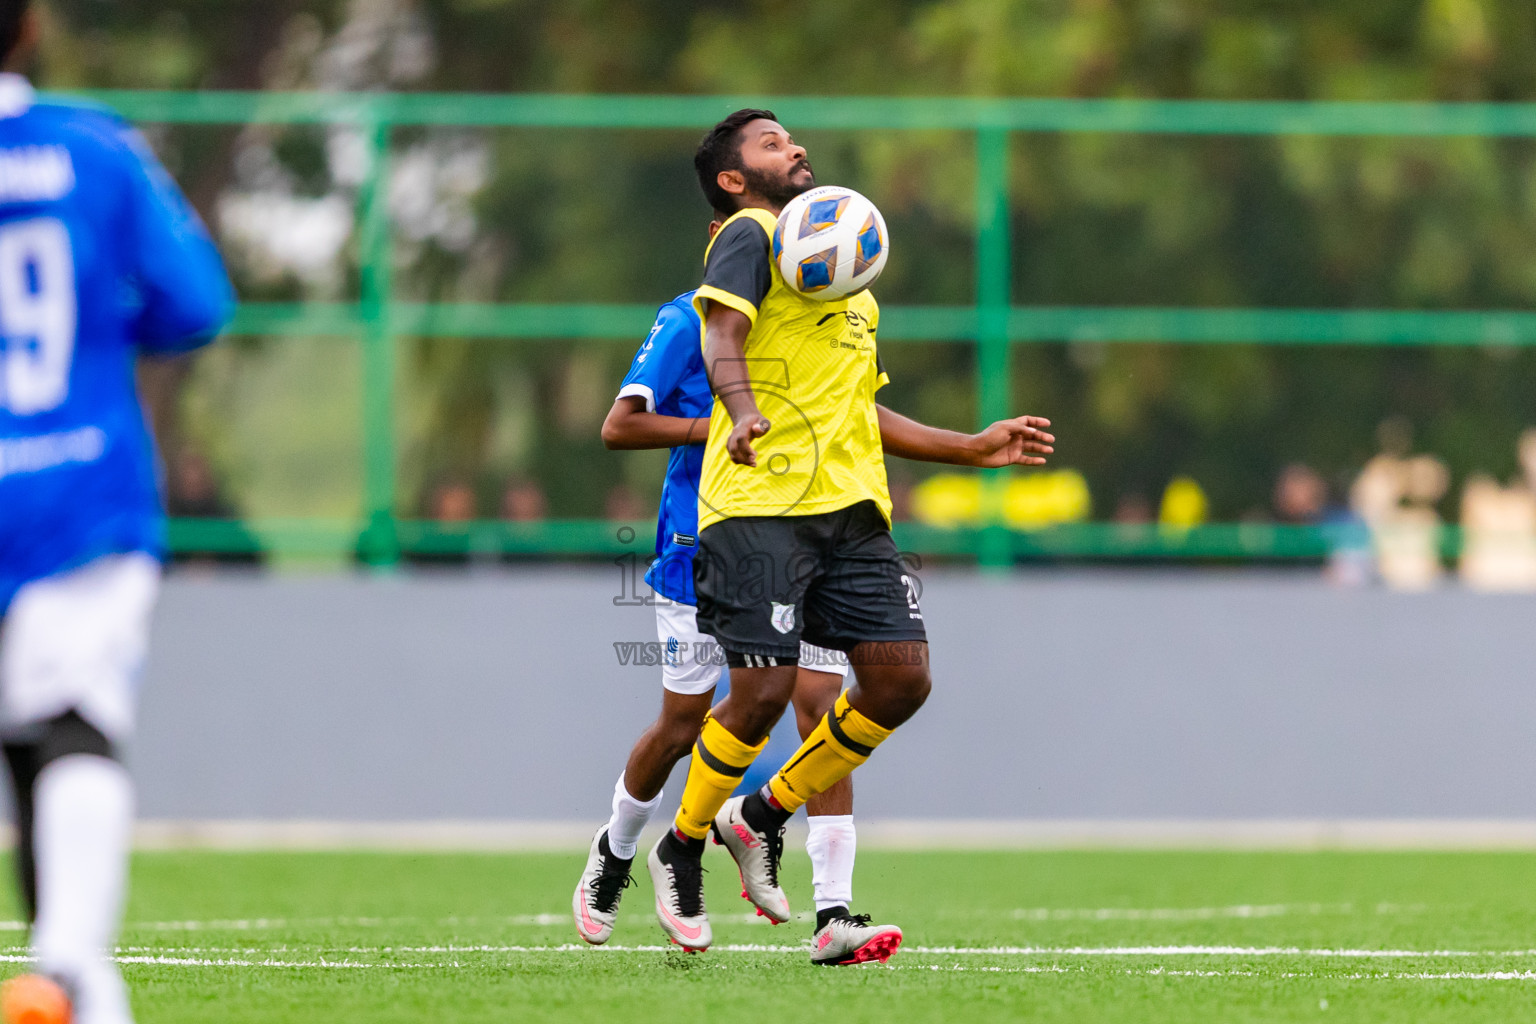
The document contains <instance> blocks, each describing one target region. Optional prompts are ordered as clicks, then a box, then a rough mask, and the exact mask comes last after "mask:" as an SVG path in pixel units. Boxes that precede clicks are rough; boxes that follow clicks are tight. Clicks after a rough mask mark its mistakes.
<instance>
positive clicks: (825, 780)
mask: <svg viewBox="0 0 1536 1024" xmlns="http://www.w3.org/2000/svg"><path fill="white" fill-rule="evenodd" d="M893 731H894V730H891V729H887V728H885V727H884V726H881V725H876V724H875V723H874V722H873V721H872V720H870V719H869V718H867V717H865V716H864V715H862V714H860V713H859V712H858V711H857V710H856V709H855V708H854V707H853V705H852V704H850V703H849V702H848V695H847V694H846V693H844V694H843V695H842V696H840V697H838V698H837V703H836V704H835V705H834V706H833V708H832V710H831V711H829V712H827V713H826V715H825V716H823V717H822V720H821V721H820V722H819V723H818V724H817V726H816V728H815V729H813V730H812V731H811V734H810V735H809V736H807V737H806V739H805V742H804V743H803V744H802V745H801V746H800V749H799V750H797V751H795V756H794V757H791V758H790V759H789V760H788V761H787V762H786V763H785V765H784V767H783V768H780V769H779V771H778V774H776V775H774V777H773V778H772V779H771V780H769V782H768V788H769V791H770V792H771V793H772V794H773V799H774V802H775V803H777V804H778V805H779V806H780V807H782V808H784V810H786V811H789V812H790V813H791V814H792V813H794V812H795V811H797V810H799V809H800V807H801V806H802V805H803V804H804V803H805V802H806V801H807V800H809V799H810V798H811V797H813V796H815V795H816V794H817V793H824V792H826V791H827V790H828V789H830V788H831V787H832V784H833V783H835V782H837V781H838V780H839V779H841V778H842V777H843V776H845V775H847V774H848V773H849V772H851V771H853V770H854V769H855V768H857V767H858V766H859V765H861V764H863V763H864V762H865V761H868V760H869V755H871V754H873V753H874V752H875V748H876V747H878V746H879V745H880V744H882V743H884V742H885V741H886V739H887V738H888V737H889V736H890V735H891V733H892V732H893Z"/></svg>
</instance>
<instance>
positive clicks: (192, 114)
mask: <svg viewBox="0 0 1536 1024" xmlns="http://www.w3.org/2000/svg"><path fill="white" fill-rule="evenodd" d="M88 95H89V97H90V98H91V99H94V100H97V101H99V102H103V103H106V104H108V105H110V106H112V107H114V108H116V109H117V110H119V111H121V112H122V113H123V114H125V115H126V116H127V117H129V118H131V119H133V120H135V121H138V122H141V123H162V124H350V125H356V126H358V127H360V128H361V129H363V130H364V132H365V135H366V138H367V139H368V141H369V151H370V164H369V166H370V172H369V175H368V178H367V182H366V184H365V185H364V187H363V188H362V189H361V192H360V196H359V207H360V209H359V219H360V225H361V234H360V250H361V253H362V266H361V284H362V288H361V295H360V298H359V300H358V301H357V302H355V303H306V304H284V303H259V302H253V303H247V304H245V305H244V306H243V307H242V308H241V309H240V311H239V314H238V315H237V317H236V320H235V324H234V327H233V332H234V333H239V334H251V335H268V336H284V335H288V336H305V337H314V336H342V337H350V338H356V339H360V340H361V342H362V344H363V353H364V357H363V367H364V369H363V424H362V427H363V437H364V448H365V453H366V454H365V463H366V464H365V467H364V501H365V515H366V519H365V521H364V522H361V523H352V522H321V521H270V522H257V523H247V524H241V523H234V522H216V521H215V522H209V521H188V520H184V521H178V522H175V523H173V524H172V543H173V544H174V545H176V546H177V547H179V548H182V549H195V550H223V551H247V550H251V549H253V548H255V547H260V548H262V549H265V550H271V551H278V552H289V553H294V554H322V553H329V554H335V553H340V552H353V551H355V552H357V553H358V554H359V556H360V557H363V558H364V559H366V560H367V561H370V562H373V563H376V564H386V565H387V564H391V563H393V562H395V561H396V560H398V559H399V557H400V556H401V554H402V553H421V554H433V553H439V554H454V553H469V552H477V551H479V552H487V553H503V554H513V555H522V554H526V555H539V554H548V555H561V556H580V555H601V554H610V553H613V552H615V551H632V550H638V549H640V548H644V547H645V539H646V536H647V533H646V524H633V525H632V526H630V527H629V528H628V529H627V530H624V529H616V527H615V524H611V523H602V522H593V521H564V522H552V523H547V524H538V525H533V526H525V525H522V524H508V523H477V524H469V525H467V526H464V527H462V528H460V527H444V526H438V525H435V524H431V523H423V522H419V521H410V520H403V519H401V518H400V517H399V516H398V515H397V511H396V505H397V493H396V491H397V487H396V470H397V452H396V446H395V413H396V410H395V378H396V366H397V341H398V339H399V338H401V337H403V336H411V337H443V338H468V339H475V338H486V339H489V338H546V339H583V338H591V339H599V338H615V337H627V338H638V337H639V336H640V335H641V334H643V333H644V331H645V330H646V329H647V327H648V326H649V324H650V321H651V318H652V316H653V314H654V309H653V307H651V306H639V305H629V304H583V305H570V304H539V303H504V304H478V303H439V304H421V303H410V302H399V301H396V300H395V299H394V297H393V291H392V287H391V252H390V245H391V241H390V238H391V232H390V223H389V212H388V208H387V202H386V197H387V188H386V187H385V183H386V182H387V180H388V176H389V173H390V165H389V147H390V140H391V136H392V132H393V131H394V129H396V128H399V127H405V126H458V127H485V128H492V127H497V128H506V127H523V128H527V127H537V128H611V129H620V128H622V129H695V130H699V131H703V130H704V129H705V128H707V127H708V126H709V125H710V124H713V123H714V122H715V121H716V120H718V118H719V117H720V116H721V114H722V113H724V112H727V111H730V110H734V109H737V108H738V107H743V106H764V105H769V106H771V107H772V108H773V109H774V110H776V111H777V112H778V113H779V114H780V116H781V117H783V118H784V120H785V121H786V122H788V123H790V124H793V125H794V126H795V127H796V129H846V130H859V129H883V130H919V129H947V130H955V131H967V132H971V133H974V137H975V145H976V228H977V230H976V254H975V259H976V268H977V270H976V300H975V303H974V304H973V305H970V306H958V307H944V306H892V307H888V308H887V309H885V310H883V311H882V316H881V341H882V342H900V341H903V340H911V339H922V340H927V341H950V342H955V343H962V344H970V345H974V346H976V348H977V355H978V358H977V359H976V361H975V365H976V392H977V396H978V402H977V407H978V418H979V421H980V423H981V424H983V425H985V424H986V423H990V422H992V421H994V420H996V419H1000V418H1002V417H1004V416H1006V415H1008V414H1009V412H1010V411H1011V401H1010V396H1009V381H1010V379H1011V374H1010V372H1009V370H1010V353H1011V351H1012V346H1013V345H1014V344H1018V343H1028V342H1039V341H1073V340H1094V341H1112V342H1173V343H1185V344H1198V343H1210V342H1223V341H1233V340H1241V341H1248V342H1255V343H1264V344H1330V345H1331V344H1342V345H1381V344H1394V345H1484V344H1499V345H1531V344H1536V313H1528V312H1521V311H1509V310H1490V311H1463V312H1422V311H1398V310H1326V309H1317V310H1294V309H1285V310H1281V309H1183V308H1120V307H1115V308H1095V307H1070V308H1066V307H1054V308H1041V307H1025V306H1015V305H1013V304H1012V302H1011V296H1010V288H1009V282H1010V266H1011V252H1010V249H1011V244H1010V236H1009V222H1010V218H1009V196H1008V175H1009V166H1008V161H1009V139H1010V136H1011V135H1012V134H1014V133H1017V132H1056V133H1083V132H1098V133H1142V134H1177V135H1250V136H1253V135H1259V136H1264V135H1270V136H1273V135H1333V136H1370V135H1375V136H1399V137H1415V136H1417V137H1452V136H1499V137H1536V105H1524V104H1521V105H1513V104H1509V105H1506V104H1417V103H1267V102H1247V103H1236V102H1231V103H1229V102H1154V101H1127V100H1060V99H1050V100H988V99H932V98H863V97H859V98H817V97H788V98H765V97H762V96H753V97H747V96H710V97H704V96H688V97H680V96H590V95H588V96H562V95H527V94H523V95H503V96H489V95H440V94H320V93H237V92H201V93H178V92H133V91H128V92H119V91H101V92H95V93H90V94H88ZM994 480H999V481H1000V478H998V477H996V476H995V475H994ZM636 538H638V540H636ZM898 539H899V540H901V541H902V543H903V544H904V545H905V546H907V547H909V548H912V549H915V550H923V551H931V552H934V553H939V554H952V555H976V556H978V557H979V558H980V559H981V560H982V561H983V562H984V563H992V564H1002V563H1006V562H1008V561H1010V560H1012V559H1013V558H1016V557H1031V556H1062V557H1066V556H1104V557H1127V556H1130V557H1158V556H1172V557H1202V558H1213V557H1214V558H1248V557H1256V556H1262V557H1281V558H1285V557H1317V556H1319V555H1321V554H1323V553H1324V552H1326V551H1327V550H1328V548H1329V546H1330V544H1331V542H1332V541H1331V539H1330V537H1329V536H1328V535H1327V534H1326V533H1325V531H1322V530H1318V529H1311V528H1305V527H1301V528H1283V527H1250V526H1238V525H1230V524H1218V525H1213V526H1207V527H1201V528H1197V529H1195V530H1192V531H1186V532H1180V533H1172V534H1171V533H1168V532H1167V531H1163V530H1159V529H1157V528H1149V529H1144V530H1137V529H1129V530H1127V529H1126V528H1123V527H1113V526H1108V525H1105V524H1083V525H1079V526H1076V527H1062V528H1056V529H1053V530H1047V531H1039V532H1033V533H1029V534H1020V533H1013V532H1010V531H1008V530H1006V529H1004V528H1002V527H993V528H986V529H981V530H964V531H939V530H933V529H924V528H919V527H904V528H902V529H900V530H899V531H898ZM1448 544H1449V545H1452V546H1453V545H1454V541H1453V540H1452V541H1448Z"/></svg>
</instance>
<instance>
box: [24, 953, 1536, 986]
mask: <svg viewBox="0 0 1536 1024" xmlns="http://www.w3.org/2000/svg"><path fill="white" fill-rule="evenodd" d="M599 948H600V949H607V950H609V951H611V952H643V953H667V952H671V951H673V947H670V946H615V947H599ZM589 949H590V947H583V946H577V945H574V944H572V945H560V946H464V947H459V946H447V947H436V946H401V947H381V948H379V949H376V950H369V949H349V950H345V951H341V952H343V953H345V954H350V955H356V954H360V953H375V954H382V953H418V954H419V953H432V952H445V953H452V954H460V953H487V952H491V953H574V954H581V955H585V954H587V953H588V950H589ZM808 949H809V947H808V946H750V945H749V946H742V945H723V946H715V947H712V948H711V949H710V951H709V952H711V953H796V954H801V955H803V954H805V953H806V952H807V951H808ZM140 950H141V947H128V948H125V949H122V950H120V951H119V953H118V955H117V956H115V957H114V958H113V959H114V960H116V961H117V962H118V963H120V964H125V965H135V966H151V967H191V968H230V967H237V968H266V969H271V970H386V971H399V970H412V971H416V970H455V969H461V968H462V967H463V964H461V963H460V962H459V961H458V960H456V959H455V960H448V961H437V962H427V963H423V962H418V961H382V962H380V961H375V962H365V961H361V960H355V959H351V958H350V957H349V956H343V957H341V958H328V957H325V956H317V957H316V958H315V959H312V960H297V959H279V958H277V957H275V956H264V957H263V956H260V953H259V951H246V950H232V949H202V948H193V949H166V950H160V951H158V952H156V951H147V950H146V951H142V952H141V951H140ZM241 952H244V953H246V954H247V956H245V957H235V956H231V955H228V954H233V953H241ZM283 952H289V951H287V950H284V951H283ZM593 952H596V951H595V950H594V951H593ZM955 953H976V954H988V955H1004V956H1006V955H1021V954H1027V955H1037V954H1038V955H1051V956H1059V955H1106V956H1124V955H1154V954H1156V955H1171V956H1191V955H1193V956H1253V955H1260V956H1269V955H1295V956H1303V957H1325V958H1333V957H1340V956H1343V957H1353V956H1371V957H1381V958H1398V957H1421V958H1429V957H1445V958H1453V957H1507V956H1536V950H1522V951H1515V952H1512V953H1511V952H1497V951H1490V952H1476V951H1466V950H1462V951H1427V950H1299V949H1295V950H1293V949H1280V948H1275V949H1269V948H1256V949H1246V948H1242V947H1199V946H1174V947H1106V948H1103V949H1075V948H1066V949H1038V950H1035V949H1032V948H1030V947H996V948H974V949H972V948H960V949H956V948H949V947H923V946H918V947H915V948H911V949H906V950H904V951H903V954H902V956H903V959H902V960H898V961H897V962H895V963H892V964H887V965H884V967H880V966H876V965H867V969H874V970H881V969H883V970H899V971H930V972H940V973H987V974H1061V975H1068V974H1083V975H1086V974H1088V973H1090V971H1089V968H1088V967H1086V966H1082V965H1079V966H1075V967H1073V966H1063V965H1061V964H1022V965H1018V966H1000V965H994V964H912V963H906V962H904V960H905V958H907V957H911V956H913V955H917V956H933V955H952V954H955ZM173 954H175V955H173ZM252 954H254V956H253V955H252ZM258 957H259V958H258ZM33 961H34V958H33V957H31V956H30V955H27V954H24V953H0V963H14V964H25V963H32V962H33ZM1093 973H1095V974H1103V973H1110V974H1117V975H1122V976H1127V977H1170V978H1261V979H1302V978H1305V979H1318V980H1324V981H1536V970H1503V971H1499V970H1492V971H1377V972H1365V971H1356V972H1352V973H1349V974H1335V973H1324V972H1319V971H1274V972H1271V971H1262V970H1254V969H1252V968H1233V969H1220V968H1216V969H1209V968H1191V969H1179V968H1169V967H1164V966H1162V965H1157V966H1152V967H1132V968H1117V969H1111V970H1109V971H1108V972H1101V971H1094V972H1093Z"/></svg>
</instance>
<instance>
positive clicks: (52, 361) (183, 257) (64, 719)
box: [0, 0, 233, 1024]
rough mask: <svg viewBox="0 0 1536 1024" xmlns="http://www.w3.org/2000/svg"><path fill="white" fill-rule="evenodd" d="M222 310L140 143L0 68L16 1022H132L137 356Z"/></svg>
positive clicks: (2, 18)
mask: <svg viewBox="0 0 1536 1024" xmlns="http://www.w3.org/2000/svg"><path fill="white" fill-rule="evenodd" d="M35 24H36V23H35V21H34V17H33V15H32V14H31V13H30V12H29V11H28V10H27V4H26V0H0V50H3V53H4V55H5V57H6V58H7V64H8V65H11V66H14V65H16V64H18V63H19V62H20V60H21V59H22V58H24V57H25V54H26V51H27V50H29V49H30V43H31V42H32V39H33V38H34V36H35V31H36V30H35ZM232 308H233V293H232V291H231V289H230V284H229V280H228V277H227V276H226V274H225V271H224V267H223V264H222V262H221V261H220V259H219V255H218V252H217V251H216V249H215V248H214V245H213V242H212V241H211V240H210V239H209V237H208V234H207V232H206V231H205V229H204V228H203V226H202V224H201V223H200V222H199V221H198V219H197V217H196V215H195V214H194V213H193V212H192V210H191V208H190V207H189V206H188V205H187V202H186V200H185V199H184V198H183V197H182V195H181V193H180V192H179V191H178V190H177V188H176V186H175V184H174V183H173V182H172V181H171V179H170V178H169V176H168V175H167V174H166V172H165V171H164V170H163V169H162V168H161V167H160V165H159V164H158V163H157V162H156V160H155V158H154V157H153V156H152V155H151V154H150V152H149V150H148V149H147V147H146V146H145V144H144V142H143V140H142V139H141V138H140V137H139V136H138V135H137V134H136V133H135V132H134V131H133V130H132V129H131V128H129V126H128V125H127V124H125V123H124V122H123V121H122V120H120V119H119V118H117V117H116V116H114V115H113V114H111V113H108V112H106V111H103V110H99V109H95V108H92V107H85V106H79V105H70V104H64V103H58V102H53V101H45V100H39V99H38V98H37V97H36V96H35V95H34V94H33V91H32V88H31V86H30V85H29V84H28V82H27V81H26V79H24V78H22V77H20V76H19V75H16V74H10V73H6V74H0V625H3V631H0V741H3V744H4V751H5V756H6V760H7V763H8V765H9V767H10V772H11V778H12V781H13V784H14V787H15V804H16V809H17V825H18V833H19V834H18V850H17V858H16V859H17V864H18V867H19V870H20V874H21V886H22V892H23V897H24V902H25V904H26V906H27V909H28V911H29V913H30V915H31V920H32V946H33V950H34V953H35V955H36V957H37V974H35V975H27V976H24V977H22V978H17V979H13V980H12V981H11V982H9V983H8V984H7V987H6V989H5V990H4V992H3V993H0V1009H3V1012H4V1015H5V1018H6V1020H7V1021H13V1020H19V1019H29V1020H39V1021H49V1020H55V1019H58V1020H70V1021H73V1022H74V1024H129V1022H130V1021H131V1019H132V1017H131V1014H130V1011H129V1007H128V999H127V993H126V990H125V988H124V985H123V982H122V979H121V977H120V976H119V974H118V971H117V968H116V966H115V965H114V964H113V963H112V962H111V961H110V960H109V959H107V957H106V955H105V954H106V952H107V951H108V950H109V949H110V948H111V947H112V945H113V943H114V941H115V936H116V932H117V928H118V924H119V918H120V916H121V913H122V904H123V898H124V891H125V885H126V874H127V856H128V846H129V837H130V831H131V827H132V819H133V789H132V784H131V782H130V780H129V777H128V774H127V772H126V771H125V769H124V768H123V765H122V763H121V762H120V760H119V756H120V751H121V750H122V747H123V745H124V743H125V742H127V741H128V739H129V738H130V737H131V735H132V733H133V727H134V704H135V689H136V686H137V682H138V677H139V673H140V670H141V666H142V663H143V660H144V655H145V649H146V644H147V637H148V628H149V617H150V612H151V609H152V607H153V605H154V601H155V595H156V589H157V586H158V582H159V575H160V558H161V555H162V553H163V550H164V532H165V522H164V515H163V513H162V511H161V502H160V496H159V493H158V483H157V467H156V462H155V456H154V451H153V448H152V446H151V441H150V437H149V434H148V432H147V430H146V429H145V424H144V417H143V413H142V411H141V408H140V405H139V400H138V396H137V394H136V391H135V384H134V362H135V358H136V356H137V355H138V354H140V353H145V354H150V355H171V354H176V353H181V352H186V351H190V350H191V349H194V348H196V347H198V346H200V345H202V344H203V343H205V342H206V341H208V340H210V339H211V338H212V337H213V336H214V335H215V334H216V333H217V332H218V331H219V330H220V328H221V327H222V326H223V325H224V323H225V322H226V321H227V319H228V318H229V316H230V313H231V310H232ZM29 1014H30V1015H31V1016H28V1015H29ZM61 1014H62V1015H63V1016H60V1015H61Z"/></svg>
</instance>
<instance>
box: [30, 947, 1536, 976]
mask: <svg viewBox="0 0 1536 1024" xmlns="http://www.w3.org/2000/svg"><path fill="white" fill-rule="evenodd" d="M305 947H311V948H313V944H310V943H295V944H293V945H292V946H290V945H284V946H282V947H279V948H278V949H276V950H274V952H282V953H288V952H296V951H298V950H300V949H303V948H305ZM321 948H322V949H324V948H329V949H333V950H334V951H335V952H337V953H340V954H344V955H350V956H360V955H373V956H380V955H384V954H404V953H408V954H431V953H448V954H455V953H535V954H537V953H583V954H586V953H592V954H594V955H595V954H599V953H663V952H667V951H668V950H671V949H672V948H673V947H671V946H664V945H659V944H658V945H648V944H642V945H634V946H623V945H613V944H610V945H605V946H588V945H585V944H582V943H575V942H569V943H560V944H557V945H545V946H533V945H513V944H500V943H497V944H490V943H464V944H459V943H447V944H434V945H392V946H344V947H343V946H337V947H323V946H322V947H321ZM809 948H810V944H809V942H806V943H799V944H793V945H789V944H765V943H720V944H717V945H714V946H711V947H710V952H712V953H803V952H805V951H806V950H808V949H809ZM117 952H118V953H119V954H122V955H125V956H155V955H164V954H181V955H185V956H187V957H191V958H196V957H200V956H210V955H218V954H241V953H244V954H247V955H256V954H260V953H261V952H262V951H261V950H251V949H248V948H241V947H237V946H139V945H135V946H119V947H118V948H117ZM902 952H904V953H907V954H910V955H918V956H962V957H972V956H999V957H1090V958H1092V957H1105V958H1108V957H1153V956H1168V957H1233V958H1273V957H1294V958H1302V959H1312V960H1331V959H1332V960H1349V959H1364V960H1466V959H1526V958H1531V957H1536V949H1485V950H1472V949H1306V948H1302V947H1300V946H910V945H909V946H903V947H902ZM22 959H26V952H25V949H24V947H20V946H12V947H9V949H8V950H6V951H5V952H0V960H9V961H15V960H22ZM380 966H387V965H380ZM428 966H430V965H428ZM1506 973H1507V972H1506ZM1530 973H1533V976H1536V972H1530Z"/></svg>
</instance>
